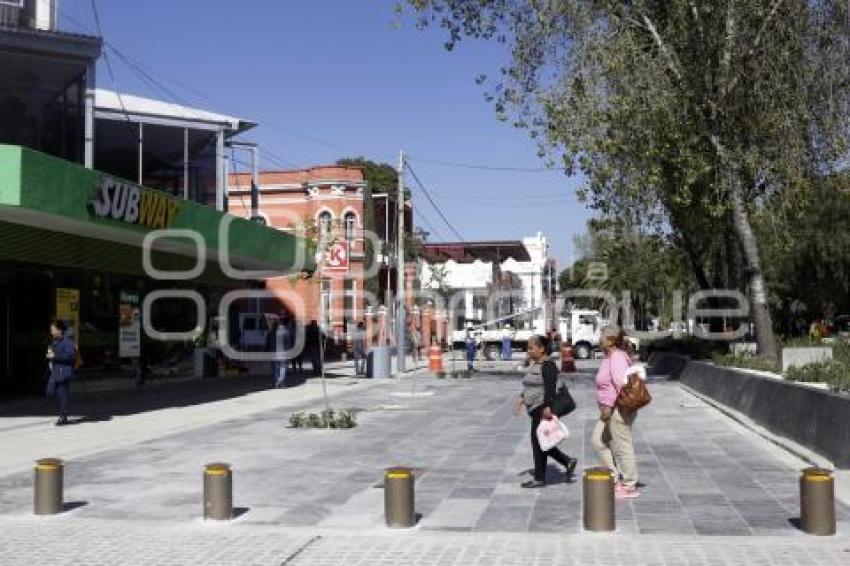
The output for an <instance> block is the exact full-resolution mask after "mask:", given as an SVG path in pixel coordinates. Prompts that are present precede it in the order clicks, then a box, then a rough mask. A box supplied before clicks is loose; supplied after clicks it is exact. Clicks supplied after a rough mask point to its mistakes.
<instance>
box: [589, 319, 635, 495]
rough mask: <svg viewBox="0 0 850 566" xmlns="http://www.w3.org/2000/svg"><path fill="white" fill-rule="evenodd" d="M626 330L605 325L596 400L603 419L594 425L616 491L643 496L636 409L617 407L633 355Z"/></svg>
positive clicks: (602, 460)
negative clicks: (634, 430)
mask: <svg viewBox="0 0 850 566" xmlns="http://www.w3.org/2000/svg"><path fill="white" fill-rule="evenodd" d="M624 341H625V334H624V333H623V331H622V330H621V329H620V327H619V326H606V327H605V328H603V329H602V348H603V350H604V351H605V359H604V360H603V361H602V365H601V366H599V371H598V372H597V373H596V402H597V403H598V405H599V420H598V421H597V423H596V427H595V428H594V429H593V447H594V448H595V449H596V453H597V455H598V456H599V461H600V463H601V464H602V465H603V466H606V467H608V468H610V469H611V470H612V471H613V472H614V474H615V478H616V485H615V489H614V495H616V496H617V498H619V499H627V498H634V497H639V496H640V492H639V491H638V489H637V483H638V474H637V462H636V460H635V446H634V441H633V439H632V425H633V424H634V421H635V416H636V415H637V414H636V413H634V412H621V411H620V410H619V409H618V408H617V394H618V393H619V391H620V389H621V388H622V387H623V384H624V383H625V375H626V371H627V370H628V369H629V366H631V358H630V356H629V355H628V353H627V352H626V348H625V345H624Z"/></svg>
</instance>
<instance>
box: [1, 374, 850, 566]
mask: <svg viewBox="0 0 850 566" xmlns="http://www.w3.org/2000/svg"><path fill="white" fill-rule="evenodd" d="M497 365H498V364H491V366H494V367H495V366H497ZM580 366H582V367H584V369H582V370H580V371H579V372H578V373H576V374H574V377H572V378H571V379H572V391H573V395H574V396H575V397H576V400H577V402H578V404H579V408H578V410H577V411H576V412H575V413H573V414H572V415H570V416H569V417H567V419H566V422H567V423H568V426H569V427H570V431H571V437H570V439H569V440H568V441H567V443H566V451H567V452H569V453H570V454H571V455H573V456H576V457H578V458H579V461H580V463H579V468H583V467H589V466H594V465H596V458H595V454H594V452H593V449H592V447H591V445H590V431H591V429H592V427H593V425H594V422H595V419H596V409H595V403H594V390H593V368H592V366H593V364H592V363H588V364H580ZM588 366H590V367H588ZM508 370H509V366H508V365H507V364H504V365H501V366H499V367H498V371H485V372H481V373H476V374H475V375H474V377H473V378H472V379H468V380H467V379H452V378H446V379H442V380H438V379H435V378H433V377H432V376H430V375H428V374H427V373H425V372H419V373H418V374H417V376H418V377H417V380H418V388H417V390H418V391H420V392H424V393H426V394H427V395H423V396H415V397H411V396H409V395H407V396H405V395H404V394H405V393H406V392H409V391H410V390H411V386H412V379H413V376H412V375H407V376H405V377H404V378H403V379H402V380H400V381H397V380H388V381H372V380H357V379H351V378H349V377H338V378H336V379H334V380H330V385H329V391H330V392H331V394H332V405H333V406H334V407H335V408H338V409H341V408H354V409H356V410H357V417H358V426H357V427H356V428H355V429H353V430H308V429H292V428H289V427H288V419H289V416H290V415H291V414H292V412H293V411H296V410H315V411H318V410H320V409H321V408H322V407H321V401H320V399H319V397H318V391H319V389H320V388H319V383H318V381H317V380H310V381H308V382H307V383H306V384H304V385H301V386H299V387H295V388H291V389H280V390H264V391H250V389H244V390H242V391H240V395H239V396H238V397H234V398H232V399H227V398H225V397H224V396H222V398H221V399H218V400H216V401H214V402H212V403H210V404H208V405H197V406H190V407H183V408H181V409H179V411H182V412H178V413H174V411H176V410H177V409H174V408H167V409H158V410H153V411H149V412H140V413H136V414H130V415H128V416H122V417H116V418H114V419H111V420H107V421H97V420H93V421H92V422H85V423H82V424H80V425H77V426H73V427H66V428H62V429H56V428H53V427H52V426H50V425H49V423H47V422H45V419H44V418H35V417H32V418H29V417H25V416H23V415H22V416H18V417H6V418H2V419H0V421H2V422H0V446H2V447H3V448H4V451H6V452H7V453H8V451H9V450H10V447H12V446H14V442H19V443H20V442H21V440H20V438H21V437H22V436H23V437H24V438H27V439H28V440H27V444H28V447H27V459H26V460H25V459H24V458H23V457H16V456H14V455H13V456H12V457H11V458H10V460H9V462H5V463H4V465H3V466H2V468H0V470H2V477H0V563H3V564H31V563H41V562H47V561H48V560H49V561H51V562H52V563H75V564H77V563H86V564H100V563H102V564H116V563H127V564H152V563H158V564H160V563H161V564H193V563H219V564H282V563H286V564H381V563H393V564H409V563H417V564H537V563H539V564H552V563H571V562H573V563H582V564H585V563H602V564H617V563H627V564H643V563H647V564H685V563H694V564H794V563H799V564H842V563H844V564H846V563H850V509H848V508H847V507H846V506H845V505H843V504H839V506H838V516H839V535H838V536H836V537H828V538H819V537H810V536H807V535H804V534H802V533H801V532H800V531H799V530H798V529H797V527H796V526H795V522H796V518H797V517H798V516H799V491H798V484H797V481H798V475H799V470H800V469H801V468H802V467H804V466H805V464H804V463H803V462H801V461H799V460H797V459H796V458H794V457H793V456H791V455H789V454H788V453H786V452H785V451H783V450H782V449H781V448H779V447H777V446H775V445H774V444H772V443H770V442H768V441H766V440H765V439H763V438H761V437H760V436H758V435H756V434H754V433H752V432H751V431H749V430H747V429H745V428H743V427H742V426H740V425H738V424H737V423H735V422H734V421H732V420H730V419H729V418H728V417H726V416H724V415H723V414H721V413H720V412H718V411H717V410H716V409H714V408H712V407H710V406H709V405H706V404H705V403H704V402H702V401H701V400H699V399H697V398H696V397H694V396H692V395H691V394H690V393H688V392H686V391H685V390H683V389H682V388H681V387H680V385H679V384H678V383H677V382H674V381H667V380H666V379H663V378H651V380H652V383H651V385H650V387H651V390H652V393H653V397H654V400H653V403H652V404H651V405H650V406H649V407H648V408H647V409H645V410H643V411H641V414H640V415H639V417H638V419H637V422H636V424H635V438H636V450H637V457H638V465H639V470H640V476H641V482H642V483H643V484H645V486H644V487H643V489H642V492H643V495H642V496H641V497H640V498H639V499H635V500H629V501H620V502H618V503H617V533H615V534H605V535H599V534H591V533H585V532H583V530H582V525H581V503H582V497H581V495H582V494H581V482H580V481H577V482H573V483H566V482H564V478H563V474H562V472H561V471H560V470H559V469H558V468H557V466H556V464H554V463H552V464H550V469H549V478H548V480H549V485H548V486H547V487H546V488H545V489H537V490H526V489H522V488H520V487H519V484H520V482H521V481H523V480H525V479H527V476H526V475H525V472H526V471H527V470H528V469H529V468H530V467H531V465H532V458H531V446H530V442H529V438H528V435H529V421H528V418H527V417H526V416H525V415H522V416H520V417H514V416H513V415H512V412H511V409H512V405H513V402H514V400H515V398H516V394H517V393H518V391H519V384H518V380H519V374H516V373H511V372H510V371H508ZM197 386H198V387H202V386H203V384H200V383H199V384H198V385H197ZM163 411H166V413H164V414H163ZM167 411H171V412H170V413H169V412H167ZM125 412H127V413H131V411H125ZM184 414H185V415H191V418H189V416H187V417H186V418H185V419H184V418H182V417H181V415H184ZM16 419H17V420H18V421H19V422H20V423H21V424H20V426H15V425H14V422H15V421H16ZM164 421H167V422H169V423H171V424H170V425H169V426H164V425H163V424H162V422H164ZM57 437H58V438H60V439H61V443H60V442H59V441H57V440H56V438H57ZM14 438H18V440H17V441H15V440H13V439H14ZM57 446H61V450H60V452H56V451H55V450H54V451H52V452H50V451H45V452H44V453H40V452H39V450H40V447H57ZM22 449H23V448H22V447H20V445H19V449H18V450H17V452H19V453H20V451H21V450H22ZM45 450H47V448H45ZM57 450H59V449H58V448H57ZM36 453H38V455H39V456H43V457H46V456H56V455H58V456H63V457H68V455H69V454H72V455H75V456H74V457H70V458H69V461H68V463H67V468H66V482H65V486H66V490H65V500H66V502H68V507H69V510H68V511H67V512H65V513H63V514H61V515H59V516H53V517H34V516H32V515H31V506H32V470H31V458H29V456H32V455H33V454H36ZM213 461H225V462H229V463H230V464H231V465H232V467H233V471H234V506H235V507H236V508H237V514H238V517H237V518H236V519H235V520H234V521H232V522H228V523H225V524H211V523H204V522H203V521H201V520H200V519H199V515H200V512H201V495H200V494H201V471H202V467H203V465H204V464H206V463H209V462H213ZM395 465H407V466H411V467H414V468H415V469H416V477H417V479H416V511H417V512H418V513H419V514H420V515H421V517H420V520H419V523H418V525H417V526H416V527H415V528H414V529H410V530H404V531H390V530H387V529H386V528H385V527H384V526H383V490H382V489H381V487H382V475H383V470H384V469H385V468H387V467H389V466H395ZM638 535H639V536H638Z"/></svg>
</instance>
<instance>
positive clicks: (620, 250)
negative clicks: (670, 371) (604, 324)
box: [560, 220, 694, 329]
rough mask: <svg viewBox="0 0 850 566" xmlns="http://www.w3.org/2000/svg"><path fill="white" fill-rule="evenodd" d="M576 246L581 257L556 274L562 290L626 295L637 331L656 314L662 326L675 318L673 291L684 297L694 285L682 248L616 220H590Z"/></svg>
mask: <svg viewBox="0 0 850 566" xmlns="http://www.w3.org/2000/svg"><path fill="white" fill-rule="evenodd" d="M576 244H577V245H576V247H577V248H578V249H579V250H580V252H581V254H582V257H581V258H580V259H579V260H578V261H576V262H575V263H574V264H573V265H572V266H570V268H568V269H565V270H564V271H563V272H561V277H560V284H561V289H594V290H601V291H607V292H609V293H611V294H612V295H614V296H615V297H618V298H624V297H628V300H629V304H628V305H627V306H628V307H629V308H630V309H631V310H633V311H634V319H633V320H631V321H629V322H631V323H632V324H634V325H635V326H636V327H637V328H639V329H645V328H646V327H647V326H648V324H649V321H650V319H651V318H653V317H655V316H657V317H658V318H659V319H661V320H662V321H663V322H664V324H665V327H666V324H667V323H669V322H670V321H671V320H672V318H673V316H674V313H673V301H672V298H673V296H674V293H675V292H677V291H681V292H682V293H683V295H684V296H686V295H687V294H689V293H690V291H691V290H692V289H693V287H694V284H693V277H692V275H691V273H690V272H689V270H688V269H687V268H686V262H685V260H684V257H683V255H684V254H683V252H682V251H681V250H680V249H678V248H677V247H675V246H674V245H672V244H671V243H670V242H669V241H667V240H665V239H664V238H662V237H660V236H658V235H656V234H643V233H641V232H640V231H639V230H638V229H635V228H634V227H631V226H628V225H625V224H622V223H619V222H614V221H599V220H591V221H590V222H588V227H587V234H586V235H585V236H582V237H579V238H577V242H576ZM594 264H596V265H594ZM603 264H604V266H605V269H604V270H603V269H601V267H602V265H603ZM626 293H627V294H626ZM576 302H577V304H578V305H580V306H585V307H588V308H600V307H601V306H602V304H603V301H601V300H596V301H589V302H588V301H587V300H584V301H576Z"/></svg>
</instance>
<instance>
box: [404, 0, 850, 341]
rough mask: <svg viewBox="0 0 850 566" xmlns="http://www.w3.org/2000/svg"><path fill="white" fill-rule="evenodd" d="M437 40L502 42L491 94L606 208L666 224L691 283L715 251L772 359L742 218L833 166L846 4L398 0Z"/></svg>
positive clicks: (839, 139)
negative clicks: (503, 55) (746, 298)
mask: <svg viewBox="0 0 850 566" xmlns="http://www.w3.org/2000/svg"><path fill="white" fill-rule="evenodd" d="M407 4H408V5H409V6H411V7H412V8H413V10H414V12H415V14H416V20H417V22H418V24H420V25H423V26H424V25H438V26H440V27H442V28H444V29H445V30H446V31H447V47H448V48H454V47H455V46H456V45H457V44H458V43H459V42H460V41H461V39H462V38H464V37H475V38H482V39H489V40H495V41H498V42H502V43H504V44H505V46H506V48H507V49H508V50H509V51H510V58H509V62H508V64H507V65H506V66H505V67H504V68H502V69H501V70H500V72H499V75H498V77H497V79H496V80H488V81H486V84H487V85H488V87H489V90H488V92H489V93H490V94H489V95H490V96H491V97H492V100H493V102H494V104H495V107H496V111H497V113H498V114H499V116H500V117H502V118H504V119H510V120H511V121H512V122H513V124H514V125H516V126H519V127H522V128H526V129H528V131H529V132H530V133H531V135H532V137H534V138H535V139H536V140H537V141H538V143H539V146H540V151H541V155H544V156H546V158H547V159H548V160H550V161H561V162H562V164H563V165H564V166H565V168H566V169H567V171H568V172H570V173H574V172H579V171H580V172H582V173H583V174H584V175H586V177H587V179H588V182H587V186H586V187H585V189H584V191H583V195H582V196H583V197H584V198H585V200H586V202H587V203H589V205H590V206H591V207H592V208H593V209H594V210H596V211H597V212H598V213H599V215H600V216H602V217H616V218H622V217H624V216H626V217H629V218H631V219H632V221H633V222H637V223H641V224H642V225H644V226H647V227H650V228H652V229H653V230H655V231H657V232H661V233H666V234H669V236H670V238H671V240H672V241H673V242H675V243H676V245H677V246H678V247H680V249H682V250H683V252H685V254H686V255H687V257H688V262H689V264H690V265H691V267H692V268H693V269H694V275H695V277H696V279H697V280H698V281H699V282H700V284H701V285H703V286H706V285H709V284H711V281H709V278H708V277H707V276H706V274H705V273H704V272H703V273H700V270H701V269H703V267H702V266H704V264H705V261H706V257H707V254H709V253H711V250H714V249H717V246H718V244H717V243H718V242H721V241H723V240H725V242H724V244H723V254H724V258H726V260H727V261H728V262H730V263H731V264H733V265H732V268H733V269H734V270H737V271H738V272H739V273H740V274H741V275H742V279H743V282H742V285H744V286H746V287H747V288H748V289H749V290H750V292H751V297H752V304H753V317H754V319H755V322H756V326H757V334H758V340H759V350H760V352H761V353H762V355H764V356H766V357H775V356H776V350H775V348H776V346H775V339H774V337H773V332H772V322H771V318H770V313H769V311H768V310H767V299H766V297H767V295H768V286H767V281H765V279H764V274H763V268H762V261H761V255H760V250H759V242H758V241H757V240H756V236H755V233H754V231H753V227H752V220H751V219H752V216H753V214H754V211H755V210H756V209H757V208H758V207H759V206H760V205H761V203H762V202H763V201H764V200H765V199H768V198H772V197H774V196H775V195H777V194H782V193H783V192H785V191H788V190H789V189H790V188H793V187H798V186H801V185H803V184H804V183H805V180H806V179H808V178H811V177H812V176H817V175H824V174H827V173H831V172H835V171H836V170H838V169H840V168H842V167H844V164H845V161H844V160H843V159H842V158H843V157H844V156H845V155H846V153H847V149H848V132H850V130H848V128H847V126H848V115H849V113H848V108H850V89H848V88H847V87H848V86H850V57H848V54H849V53H848V44H849V43H850V42H848V3H847V2H845V1H838V0H833V1H829V0H823V1H813V0H728V1H726V2H722V3H718V2H697V1H695V0H668V1H665V2H659V1H656V0H637V1H634V2H620V1H615V0H561V1H555V0H550V1H546V0H543V1H521V0H489V1H488V0H482V1H477V2H467V1H464V0H409V1H408V3H407Z"/></svg>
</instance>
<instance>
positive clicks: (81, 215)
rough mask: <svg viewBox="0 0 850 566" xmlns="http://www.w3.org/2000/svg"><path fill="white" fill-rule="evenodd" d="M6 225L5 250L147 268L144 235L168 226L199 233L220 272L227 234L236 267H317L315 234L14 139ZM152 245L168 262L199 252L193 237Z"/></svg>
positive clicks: (159, 259)
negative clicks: (299, 233) (305, 235)
mask: <svg viewBox="0 0 850 566" xmlns="http://www.w3.org/2000/svg"><path fill="white" fill-rule="evenodd" d="M0 224H5V226H0V258H6V259H17V260H24V261H36V262H38V263H41V262H42V261H43V262H45V263H59V264H62V265H68V264H69V263H70V264H71V265H70V266H73V265H79V266H80V267H91V268H98V269H100V268H102V266H105V267H112V268H113V269H112V270H113V271H120V272H141V271H142V265H141V257H142V256H141V245H142V241H143V239H144V237H145V235H146V234H148V233H149V232H151V231H152V230H157V229H159V230H162V229H170V230H186V231H191V233H192V234H193V236H194V238H195V239H196V240H197V241H200V242H203V244H204V245H205V246H206V256H205V258H204V259H205V260H206V262H207V266H206V272H207V273H209V272H210V271H212V272H214V273H215V275H216V277H215V278H216V279H217V278H218V277H219V276H222V277H223V274H222V273H221V271H220V264H221V258H222V255H224V254H223V253H222V252H223V249H222V245H221V241H222V238H225V239H226V240H227V247H226V251H227V255H228V257H229V258H230V263H231V265H232V266H233V267H234V268H235V269H239V270H254V271H260V270H261V271H266V272H268V273H267V274H266V276H272V275H283V274H287V273H293V272H297V271H300V270H308V271H310V270H313V269H315V259H314V245H313V244H312V242H309V241H307V240H304V239H302V238H298V237H296V236H294V235H292V234H289V233H286V232H281V231H279V230H275V229H273V228H268V227H265V226H262V225H260V224H257V223H255V222H250V221H248V220H245V219H242V218H237V217H234V216H232V215H228V214H225V213H222V212H219V211H216V210H214V209H212V208H210V207H207V206H204V205H201V204H198V203H195V202H191V201H185V200H182V199H177V198H174V197H172V196H170V195H168V194H166V193H164V192H161V191H157V190H154V189H150V188H146V187H140V186H138V185H137V184H135V183H131V182H129V181H125V180H123V179H119V178H115V177H112V176H110V175H107V174H105V173H101V172H99V171H93V170H90V169H86V168H85V167H81V166H79V165H76V164H74V163H70V162H67V161H64V160H62V159H58V158H55V157H52V156H49V155H45V154H43V153H39V152H37V151H33V150H30V149H26V148H21V147H18V146H9V145H0ZM63 236H64V237H63ZM153 249H154V250H155V253H154V254H153V258H154V262H153V263H154V266H155V267H157V268H158V269H162V270H167V269H189V268H191V267H192V265H194V263H195V261H194V259H195V258H197V256H198V247H197V242H195V241H193V240H191V239H189V238H187V237H172V236H166V237H162V238H158V239H157V240H156V241H155V243H154V244H153ZM298 252H300V253H298ZM39 258H42V259H41V260H39ZM57 258H58V259H60V260H61V261H58V262H57V261H56V260H57ZM296 262H298V264H296ZM107 270H109V269H107Z"/></svg>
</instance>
